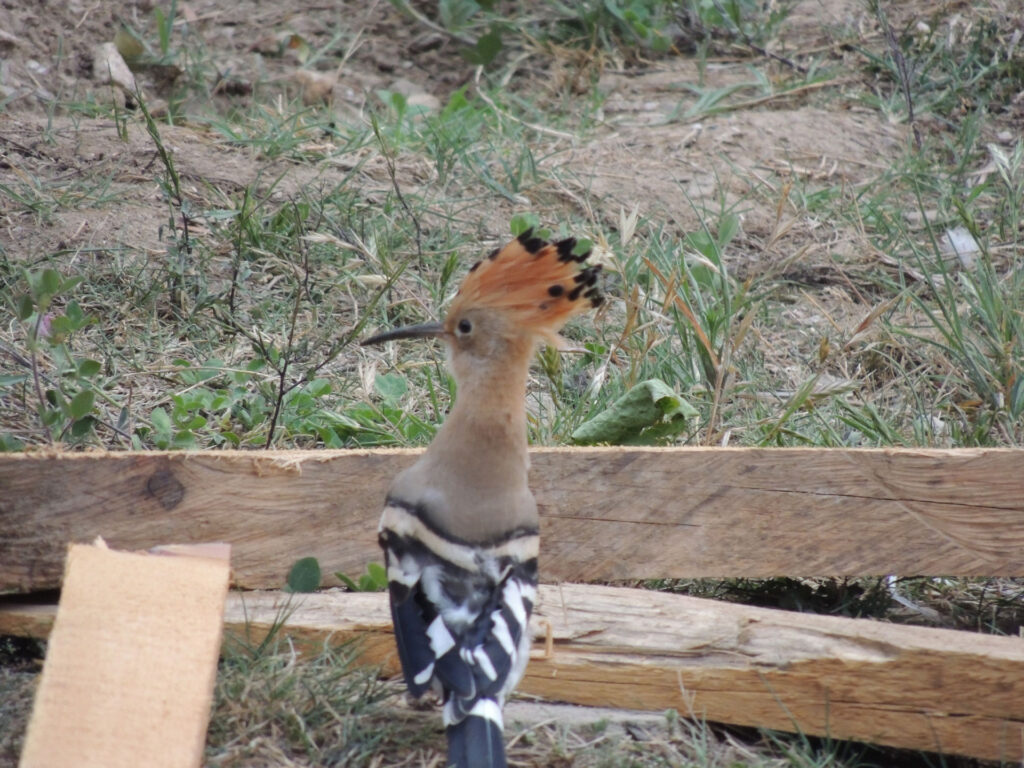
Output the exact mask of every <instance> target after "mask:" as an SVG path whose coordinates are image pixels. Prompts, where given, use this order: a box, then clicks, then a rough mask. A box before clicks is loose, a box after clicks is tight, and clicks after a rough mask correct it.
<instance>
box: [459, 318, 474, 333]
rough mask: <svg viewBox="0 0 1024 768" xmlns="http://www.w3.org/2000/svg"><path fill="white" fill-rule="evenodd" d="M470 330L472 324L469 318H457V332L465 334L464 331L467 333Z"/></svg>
mask: <svg viewBox="0 0 1024 768" xmlns="http://www.w3.org/2000/svg"><path fill="white" fill-rule="evenodd" d="M472 330H473V324H472V323H471V322H469V320H466V319H465V318H463V319H462V320H459V325H458V331H459V333H463V334H465V333H469V332H470V331H472Z"/></svg>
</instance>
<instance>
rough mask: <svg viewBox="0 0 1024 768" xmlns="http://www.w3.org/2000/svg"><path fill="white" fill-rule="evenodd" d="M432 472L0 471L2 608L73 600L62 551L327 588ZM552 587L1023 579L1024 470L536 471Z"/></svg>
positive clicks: (984, 455) (231, 461)
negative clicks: (302, 575)
mask: <svg viewBox="0 0 1024 768" xmlns="http://www.w3.org/2000/svg"><path fill="white" fill-rule="evenodd" d="M416 455H417V452H415V451H408V450H375V451H278V452H274V451H269V452H243V451H225V452H201V453H159V452H157V453H86V454H81V453H77V454H70V453H48V452H39V453H28V454H7V455H2V456H0V591H29V590H37V589H46V588H53V587H56V586H57V585H58V584H59V581H60V573H61V564H62V562H63V558H64V551H65V547H66V545H67V544H68V543H69V542H76V541H90V540H91V539H92V538H93V537H94V536H96V535H102V536H103V537H104V538H105V539H106V540H107V541H108V542H110V544H111V546H114V547H117V548H120V549H145V548H147V547H150V546H152V545H153V544H155V543H159V542H165V541H178V542H200V541H225V542H228V543H230V544H231V545H232V548H233V551H234V558H235V559H234V563H233V567H234V578H235V583H236V585H238V586H242V587H246V588H277V587H279V586H281V584H282V583H283V580H284V577H285V574H286V573H287V571H288V568H289V567H290V565H291V563H292V562H294V560H296V559H297V558H300V557H305V556H309V555H312V556H315V557H317V558H319V560H320V562H321V564H322V565H323V566H324V569H325V574H326V575H327V576H326V579H325V583H326V584H336V583H337V582H336V581H334V579H333V577H332V576H330V574H332V573H333V572H334V571H339V570H340V571H342V572H344V573H347V574H350V575H353V574H359V573H361V572H362V571H363V569H364V568H365V566H366V564H367V563H368V562H370V561H372V560H379V559H380V553H379V551H378V549H377V543H376V535H377V533H376V531H377V518H378V515H379V513H380V508H381V504H382V499H383V498H384V492H385V489H386V488H387V484H388V482H389V480H390V479H391V478H392V477H393V476H394V475H395V474H396V473H397V472H398V471H399V470H400V469H402V468H403V467H405V466H408V465H409V464H410V463H411V462H412V461H413V460H414V458H415V457H416ZM531 457H532V462H533V469H532V471H531V483H532V486H533V488H534V491H535V493H536V495H537V500H538V503H539V504H540V508H541V514H542V547H541V551H542V555H541V573H542V578H544V579H548V580H551V581H558V580H564V581H610V580H617V579H624V580H625V579H645V578H669V577H672V578H687V577H740V576H749V577H764V576H777V575H790V576H829V575H843V576H855V575H868V574H886V573H899V574H904V575H929V574H930V575H947V574H956V575H960V576H1022V575H1024V451H1022V450H1013V449H984V450H983V449H963V450H917V449H914V450H895V449H879V450H822V449H751V448H677V449H656V448H647V449H636V448H628V449H627V448H586V449H583V448H576V449H565V448H563V449H558V448H545V449H535V450H533V451H532V452H531Z"/></svg>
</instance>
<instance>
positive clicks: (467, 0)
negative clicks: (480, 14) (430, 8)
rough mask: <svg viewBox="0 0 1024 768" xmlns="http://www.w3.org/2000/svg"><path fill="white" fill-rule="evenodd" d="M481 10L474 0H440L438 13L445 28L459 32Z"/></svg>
mask: <svg viewBox="0 0 1024 768" xmlns="http://www.w3.org/2000/svg"><path fill="white" fill-rule="evenodd" d="M479 10H480V6H479V5H477V4H476V2H475V1H474V0H439V2H438V4H437V11H438V15H439V16H440V17H441V23H442V24H443V25H444V27H445V29H447V30H449V31H452V32H457V31H458V30H459V29H461V28H462V27H463V26H465V24H466V22H467V21H469V20H470V19H471V18H472V17H473V14H475V13H476V12H477V11H479Z"/></svg>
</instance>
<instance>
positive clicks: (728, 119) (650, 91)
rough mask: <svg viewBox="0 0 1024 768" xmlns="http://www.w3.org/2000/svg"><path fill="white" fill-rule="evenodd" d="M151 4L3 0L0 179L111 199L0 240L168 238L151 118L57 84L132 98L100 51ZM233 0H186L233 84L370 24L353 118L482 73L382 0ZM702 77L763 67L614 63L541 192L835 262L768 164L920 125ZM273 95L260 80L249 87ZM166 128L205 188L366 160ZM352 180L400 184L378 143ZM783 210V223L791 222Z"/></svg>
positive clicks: (193, 181) (341, 96) (330, 170)
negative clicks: (746, 98) (84, 183)
mask: <svg viewBox="0 0 1024 768" xmlns="http://www.w3.org/2000/svg"><path fill="white" fill-rule="evenodd" d="M152 5H153V4H152V3H147V2H140V3H129V2H125V3H95V4H89V3H78V2H69V3H47V2H39V3H15V2H6V3H4V5H3V7H2V8H0V30H3V31H4V32H5V36H4V37H3V38H0V52H2V53H3V55H4V60H3V65H2V70H0V96H2V97H3V98H4V99H5V100H6V109H5V110H4V112H3V113H2V114H0V142H2V147H3V155H4V157H5V161H4V162H3V164H2V167H0V181H2V180H4V179H17V178H18V177H21V178H25V177H28V176H31V177H34V178H36V179H39V180H40V182H41V183H42V184H43V185H54V186H58V187H59V186H60V185H62V184H63V185H64V186H70V185H71V184H72V182H73V181H74V180H75V179H76V178H77V177H81V176H83V175H85V174H88V175H90V176H94V177H100V178H105V179H108V180H109V187H108V188H107V190H106V194H105V195H104V196H103V197H104V198H105V202H100V203H98V204H97V203H93V204H91V205H89V207H88V208H85V209H80V210H70V211H69V210H61V211H58V212H57V213H56V214H55V215H54V216H53V217H52V218H51V220H50V221H48V222H45V223H44V224H43V225H40V224H39V223H38V222H35V221H30V220H26V217H17V216H10V215H8V216H6V217H4V221H3V226H2V228H0V245H2V246H3V247H4V248H5V250H7V251H8V253H10V254H12V255H14V256H15V257H19V256H27V257H28V258H30V259H31V256H32V254H40V253H45V252H48V251H53V250H60V249H72V248H93V247H103V246H111V245H115V244H124V243H130V244H133V245H139V244H142V245H144V246H145V247H147V248H152V249H154V251H159V250H161V246H160V228H161V226H162V225H163V224H164V223H165V218H166V211H165V208H164V206H162V205H161V204H160V199H159V191H158V190H157V189H156V188H155V187H154V185H153V183H152V178H153V175H154V161H155V156H154V150H153V146H152V142H151V141H150V139H149V138H148V136H147V135H146V134H145V131H144V128H143V127H142V126H141V125H139V124H138V123H137V122H130V123H129V124H128V125H127V128H126V130H127V137H126V138H127V141H125V140H123V139H122V137H121V136H119V135H118V128H117V126H116V125H114V124H112V123H111V121H110V120H109V119H102V118H100V119H89V118H83V117H82V116H81V115H73V116H70V115H65V114H61V110H56V111H54V110H53V108H52V106H51V104H52V98H53V96H54V95H58V96H59V97H60V98H62V99H69V98H72V99H74V100H76V101H88V100H90V99H91V100H95V101H96V102H98V103H100V104H104V103H107V102H109V100H110V99H111V98H122V97H120V95H119V94H114V93H113V92H112V89H111V87H110V86H109V85H105V84H101V83H100V82H99V81H100V80H102V78H101V77H99V76H98V75H97V73H96V72H95V71H94V63H93V59H94V51H95V49H96V47H97V46H98V45H100V44H101V43H102V42H105V41H108V40H111V39H113V36H114V33H115V31H116V29H117V26H118V24H119V20H120V19H126V20H129V21H135V23H136V24H138V25H139V27H142V26H144V22H143V20H142V18H141V17H143V16H147V15H148V14H150V13H151V11H152ZM222 6H223V4H222V3H216V2H202V1H201V0H199V1H194V2H190V3H188V4H185V3H182V4H181V7H182V8H185V7H188V8H189V9H190V16H191V17H194V18H195V19H196V20H197V21H196V22H195V24H194V26H195V28H196V31H197V34H199V35H200V36H201V37H202V39H203V40H204V41H205V44H206V46H207V47H208V49H209V50H210V51H212V52H213V58H214V60H215V62H216V66H217V69H218V70H219V71H221V72H224V73H229V74H227V75H226V77H227V78H229V81H230V83H233V84H235V85H234V89H233V90H232V88H229V87H227V86H226V87H225V88H224V89H223V91H224V92H225V94H227V93H228V92H231V93H237V92H239V91H241V92H244V91H245V90H246V89H248V88H251V87H253V84H255V83H257V82H270V83H272V84H275V85H276V86H277V89H278V90H279V91H282V92H284V93H285V94H289V93H292V94H294V93H295V91H296V89H298V88H299V86H298V85H296V83H295V82H294V79H293V78H294V75H295V72H296V70H297V63H296V62H295V61H294V60H293V59H291V58H289V57H287V56H269V55H266V54H265V53H263V52H262V51H265V50H266V49H267V47H268V46H269V45H270V42H269V41H271V40H273V39H275V35H277V36H280V35H281V34H282V33H287V32H294V33H296V34H298V35H301V36H302V37H303V39H305V40H306V41H307V42H308V43H309V45H310V46H312V47H314V48H315V47H317V46H318V45H323V44H324V43H326V42H327V40H328V38H329V36H330V34H331V33H332V31H333V30H335V29H336V28H339V27H340V28H342V29H346V30H350V31H359V32H360V33H361V37H360V40H361V44H360V45H359V47H358V48H357V49H356V50H355V52H354V54H353V55H352V56H351V58H350V59H349V61H348V62H347V63H346V64H345V65H344V67H343V68H342V71H341V76H340V78H339V82H338V83H337V85H336V86H335V88H334V97H335V99H334V104H335V109H336V110H337V111H338V112H339V115H340V116H341V117H343V118H346V119H349V118H351V117H352V116H353V115H356V114H358V113H359V112H360V110H361V109H362V108H363V107H364V106H365V104H366V102H367V100H368V99H371V98H373V96H372V94H373V92H374V91H375V90H376V89H379V88H385V87H389V88H395V85H396V83H399V87H405V88H408V89H410V90H411V91H412V92H414V93H417V94H419V95H420V96H421V97H422V98H424V99H428V100H429V99H436V100H437V101H438V102H439V103H441V104H443V103H445V102H446V101H447V99H448V97H449V96H450V94H451V93H452V92H453V91H455V90H456V89H457V88H459V87H461V86H463V85H465V84H466V83H469V82H470V81H471V80H472V77H473V71H472V68H471V67H470V66H469V65H467V64H466V63H465V62H463V61H462V60H461V59H460V58H459V57H458V56H457V55H456V54H455V52H454V51H453V50H452V49H453V48H454V47H455V46H456V45H457V44H456V43H452V42H451V41H445V40H443V39H441V40H438V39H437V38H438V35H436V34H433V33H431V32H430V31H429V30H427V31H426V32H424V31H422V30H421V29H419V28H417V27H416V26H414V25H413V24H411V23H410V22H409V21H408V20H407V19H404V18H402V17H401V16H399V14H398V13H397V12H396V11H395V10H394V8H393V7H392V6H391V5H389V4H386V3H377V4H371V5H369V6H365V7H363V6H360V7H359V8H358V9H353V8H348V7H346V8H345V9H344V10H335V9H334V6H333V5H332V4H322V5H313V6H310V5H308V4H303V5H302V6H301V7H298V6H297V7H295V8H292V7H290V4H289V3H275V4H273V6H267V5H266V4H259V3H244V2H243V3H238V4H235V5H233V6H230V7H227V8H225V7H222ZM865 17H866V11H865V10H864V8H863V7H862V4H861V3H860V2H858V1H857V0H804V1H803V2H801V3H799V4H798V5H797V7H796V8H795V9H794V10H793V12H792V14H791V19H792V20H793V23H792V24H791V26H792V30H790V31H789V34H788V35H787V37H786V45H787V46H789V47H791V48H793V49H796V50H803V49H808V48H814V47H820V46H828V45H829V44H831V43H833V42H834V40H833V35H835V34H837V33H836V30H841V29H847V28H856V27H857V26H858V25H863V24H865V23H866V20H865ZM803 19H815V20H818V21H819V22H820V21H821V20H824V21H826V22H831V23H832V24H833V25H834V26H828V25H823V24H820V23H814V24H809V23H805V22H803V21H801V20H803ZM328 63H330V64H332V65H333V62H328ZM542 74H543V73H541V72H531V71H530V69H529V67H524V71H523V73H522V78H523V80H524V83H525V84H518V85H516V86H515V87H520V88H525V87H533V86H532V85H531V84H530V83H529V80H530V79H531V77H533V76H535V75H542ZM556 76H557V73H556ZM138 77H139V80H140V84H142V85H143V88H144V91H145V92H146V93H147V95H148V97H149V98H150V99H152V100H154V101H155V102H156V103H157V104H159V100H160V99H161V94H162V93H163V94H165V93H166V88H165V87H163V86H164V85H165V84H164V81H162V80H161V73H159V72H144V73H138ZM556 79H557V77H556ZM839 79H840V80H841V78H839ZM698 80H703V83H704V87H705V88H707V89H708V90H713V89H716V88H721V87H726V86H730V85H736V84H742V83H744V82H750V81H751V75H750V72H749V70H748V66H747V63H746V62H743V61H735V62H729V61H722V62H712V63H710V64H709V65H708V66H707V67H706V71H704V72H703V73H701V72H698V71H697V64H696V63H695V62H694V61H693V60H692V59H680V58H669V59H664V60H659V61H657V62H656V63H655V64H652V65H650V66H647V67H644V68H639V69H638V68H630V69H619V70H616V69H615V65H614V63H613V62H609V66H608V67H607V68H606V70H605V71H604V72H603V74H601V75H600V80H599V84H598V87H599V89H600V91H601V92H602V93H604V94H605V95H606V101H605V104H604V107H603V112H604V115H603V118H604V120H603V124H602V125H600V126H599V127H598V128H597V129H596V130H595V131H594V134H595V135H593V136H591V137H588V138H587V139H585V140H583V141H579V140H577V139H576V138H575V137H572V136H570V135H569V134H565V138H557V137H556V141H555V146H554V151H549V153H548V157H547V159H545V160H544V161H543V162H544V163H546V164H548V165H549V166H550V170H552V171H553V172H554V173H553V175H555V176H556V177H558V178H560V179H562V180H563V184H562V185H561V188H560V189H541V190H536V192H535V193H534V197H535V198H538V199H534V200H531V201H530V202H534V203H538V202H544V198H551V199H552V202H554V203H555V205H557V204H558V203H557V202H556V201H558V200H559V198H561V201H562V202H563V204H564V202H570V204H571V203H572V202H573V201H576V202H578V201H580V200H581V199H582V198H586V202H585V203H583V204H584V205H586V206H587V207H588V208H590V209H592V210H593V212H594V215H595V216H596V217H598V219H599V220H602V221H603V222H604V223H606V224H610V225H613V224H614V223H615V222H617V220H618V216H619V211H620V209H625V210H626V211H629V210H631V209H633V208H634V207H637V208H639V210H640V211H641V212H642V213H643V214H644V215H646V216H650V217H659V218H663V219H664V220H665V221H666V222H670V223H671V225H672V226H673V227H674V228H677V229H679V230H681V231H690V230H692V229H693V228H694V227H695V226H696V225H697V222H698V215H699V213H701V209H702V207H703V206H704V205H705V203H703V202H701V201H715V203H714V204H715V205H716V206H717V205H723V206H724V207H725V208H735V209H736V210H737V211H738V212H739V213H740V214H741V217H742V221H743V232H744V235H745V236H746V237H747V238H751V239H754V240H758V241H762V242H763V241H768V240H770V239H772V240H773V243H772V245H773V249H774V251H776V252H777V253H779V254H784V253H791V252H792V251H794V250H797V249H799V248H800V247H802V246H803V245H806V244H807V240H808V239H810V240H813V241H814V242H815V243H817V244H818V245H819V246H820V247H818V248H815V249H813V250H814V251H817V253H815V254H808V255H814V256H815V258H816V259H818V260H826V261H827V259H828V257H829V255H830V251H831V249H833V248H842V247H844V238H843V237H824V238H823V237H820V235H817V234H815V233H813V229H814V227H815V222H813V221H798V222H780V220H779V216H778V206H779V202H780V200H779V195H780V194H781V191H780V190H779V189H778V188H773V186H772V184H771V182H769V181H768V180H767V179H768V177H775V176H777V174H778V173H787V174H793V175H794V176H796V177H800V178H801V179H802V180H804V181H806V182H810V183H817V184H847V185H856V184H857V183H858V182H860V181H863V180H864V179H865V178H867V177H869V176H871V175H873V174H875V173H877V172H878V170H879V169H881V168H884V167H885V165H886V163H887V160H888V159H891V158H893V157H895V155H896V153H898V152H899V151H900V150H901V148H902V147H903V146H904V144H905V142H906V140H907V130H906V128H905V127H904V126H900V125H893V124H887V123H885V122H882V121H881V120H880V119H879V116H878V113H877V112H875V111H870V110H867V109H865V108H862V107H857V106H856V105H842V104H841V105H840V107H839V108H838V109H837V108H835V107H834V106H833V107H830V108H828V109H822V108H817V107H814V106H811V105H809V104H808V103H807V99H806V98H804V96H806V95H808V94H807V93H797V94H794V95H792V96H785V97H780V98H777V99H766V100H764V102H763V103H758V104H752V105H751V107H750V108H749V109H743V110H734V111H730V112H729V113H726V114H721V115H716V116H713V117H711V118H705V119H700V120H695V119H686V118H682V119H679V118H678V117H677V116H678V115H679V114H680V113H683V114H685V112H686V110H687V108H688V106H690V105H691V104H692V102H693V101H694V100H695V99H694V98H692V97H688V96H687V93H686V91H684V90H683V89H682V88H681V84H682V83H694V82H697V81H698ZM825 85H827V86H829V87H841V85H842V84H841V82H840V83H835V82H829V83H826V84H825ZM272 87H273V86H272ZM539 87H549V85H545V84H541V85H540V86H539ZM818 87H819V86H816V87H815V88H812V89H809V90H808V93H813V91H814V90H817V89H818ZM259 96H263V94H252V95H251V98H257V97H259ZM223 98H224V99H225V100H228V99H238V97H237V96H233V95H224V96H223ZM151 106H152V105H151ZM162 135H163V138H164V141H165V142H166V143H167V145H168V146H169V147H170V148H172V150H173V153H174V158H175V162H176V165H177V167H178V169H179V171H180V172H181V173H182V175H183V177H184V178H185V179H186V180H187V182H188V183H189V184H190V185H192V191H193V193H194V194H197V195H201V194H202V191H201V190H200V187H201V186H203V185H212V186H214V187H217V188H219V189H221V190H222V191H224V192H227V193H230V192H232V191H235V190H237V189H240V188H242V187H244V186H245V185H247V184H250V183H251V182H252V181H253V180H254V179H256V178H257V177H259V178H262V179H266V183H267V186H269V185H270V184H271V182H276V186H275V187H274V189H275V194H276V195H278V196H280V197H282V198H286V197H288V196H289V195H290V194H293V193H294V192H295V190H296V189H298V188H301V187H304V186H307V185H310V184H324V185H330V184H332V183H337V182H339V181H340V180H341V179H342V178H343V177H344V176H345V174H346V173H348V171H349V170H351V168H352V166H353V165H355V164H356V163H357V162H360V161H362V160H363V159H364V158H362V157H359V156H358V155H356V156H345V157H343V158H342V159H340V160H339V159H338V158H328V159H325V160H323V161H322V162H320V163H317V164H309V163H297V162H294V161H290V160H288V159H283V158H277V159H268V158H266V157H264V156H262V155H261V154H259V153H258V152H255V151H252V150H248V149H246V148H238V147H232V146H230V145H229V143H228V142H226V141H224V139H223V137H222V136H219V135H217V134H215V133H214V132H213V131H211V130H210V129H208V128H204V126H202V125H188V124H185V125H176V126H164V127H163V128H162ZM313 151H314V152H315V148H313ZM403 159H404V160H405V161H406V162H403ZM397 166H398V167H397V171H398V174H399V181H400V183H401V184H402V186H403V188H404V189H405V190H407V191H408V192H409V193H410V194H416V193H417V192H420V191H422V190H424V189H426V188H429V186H430V184H431V182H432V179H431V178H430V172H429V170H425V169H423V168H420V167H418V166H417V161H416V158H399V159H398V163H397ZM759 177H760V178H764V179H765V184H764V185H763V186H761V188H760V189H752V188H751V184H752V181H751V180H752V179H757V178H759ZM356 183H357V184H358V185H359V186H360V188H361V189H362V190H363V192H364V194H365V195H367V196H368V197H369V198H370V199H372V198H373V197H374V196H375V195H381V194H384V193H385V192H386V190H387V189H388V188H389V186H390V179H389V178H388V175H387V168H386V166H385V164H384V163H383V162H379V158H378V159H377V161H372V160H371V161H370V162H368V163H363V164H362V165H361V167H360V170H359V173H358V176H357V179H356ZM427 194H429V191H428V193H427ZM127 212H130V215H125V214H126V213H127ZM510 213H511V209H510V208H509V207H508V206H507V205H505V204H500V205H499V206H497V207H495V206H486V207H482V210H480V211H479V212H478V216H479V219H480V224H481V226H482V227H483V228H485V229H488V228H489V229H491V230H492V231H494V230H499V229H501V228H503V226H504V222H505V221H507V218H508V215H509V214H510ZM783 223H785V224H786V231H785V233H784V234H782V235H781V236H780V234H779V228H780V225H781V224H783Z"/></svg>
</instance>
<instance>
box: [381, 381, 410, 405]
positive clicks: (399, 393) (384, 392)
mask: <svg viewBox="0 0 1024 768" xmlns="http://www.w3.org/2000/svg"><path fill="white" fill-rule="evenodd" d="M373 388H374V389H376V390H377V392H378V394H380V396H381V397H382V398H383V400H384V402H385V403H386V404H387V405H391V406H394V405H398V403H399V401H401V399H402V398H403V397H404V396H405V393H406V392H407V391H408V390H409V385H408V384H406V382H405V379H404V378H402V377H401V376H399V375H398V374H396V373H385V374H379V375H378V376H377V377H376V378H375V379H374V380H373Z"/></svg>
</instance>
